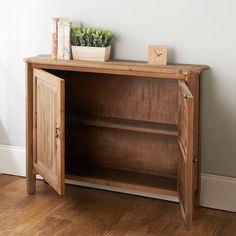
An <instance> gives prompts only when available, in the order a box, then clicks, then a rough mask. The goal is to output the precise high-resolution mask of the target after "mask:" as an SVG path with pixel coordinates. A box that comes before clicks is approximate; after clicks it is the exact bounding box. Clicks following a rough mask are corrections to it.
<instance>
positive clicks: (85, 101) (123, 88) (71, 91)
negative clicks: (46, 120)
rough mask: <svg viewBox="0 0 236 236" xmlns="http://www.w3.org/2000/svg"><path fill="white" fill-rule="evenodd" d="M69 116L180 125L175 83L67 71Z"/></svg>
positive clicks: (166, 80)
mask: <svg viewBox="0 0 236 236" xmlns="http://www.w3.org/2000/svg"><path fill="white" fill-rule="evenodd" d="M63 78H65V79H66V104H67V106H66V107H67V114H70V115H72V116H92V117H108V118H120V119H130V120H140V121H151V122H159V123H168V124H177V119H178V116H177V114H178V112H177V109H178V102H177V101H178V99H177V97H178V96H177V95H178V84H177V81H175V80H168V79H153V78H142V77H130V76H121V75H107V74H106V75H104V74H96V73H82V72H67V73H66V74H65V75H63Z"/></svg>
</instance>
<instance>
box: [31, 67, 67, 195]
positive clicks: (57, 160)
mask: <svg viewBox="0 0 236 236" xmlns="http://www.w3.org/2000/svg"><path fill="white" fill-rule="evenodd" d="M33 77H34V78H33V79H34V85H33V87H34V92H33V93H34V96H33V107H34V111H33V140H34V142H33V147H34V149H33V161H34V168H35V169H36V171H37V173H38V174H40V175H42V176H43V178H44V179H45V180H46V181H47V182H48V183H49V184H50V185H51V186H52V187H53V188H54V189H55V190H56V191H57V192H58V193H59V194H64V173H65V170H64V169H65V168H64V162H65V161H64V123H65V121H64V119H65V118H64V117H65V114H64V80H62V79H60V78H58V77H55V76H53V75H51V74H49V73H47V72H45V71H42V70H38V69H34V70H33Z"/></svg>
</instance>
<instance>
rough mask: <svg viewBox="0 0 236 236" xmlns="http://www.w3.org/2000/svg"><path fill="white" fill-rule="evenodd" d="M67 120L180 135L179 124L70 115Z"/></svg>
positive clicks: (144, 131)
mask: <svg viewBox="0 0 236 236" xmlns="http://www.w3.org/2000/svg"><path fill="white" fill-rule="evenodd" d="M67 121H68V122H69V123H71V124H79V125H88V126H97V127H104V128H112V129H121V130H129V131H136V132H143V133H152V134H163V135H170V136H176V137H177V136H178V127H177V125H172V124H161V123H153V122H142V121H140V122H138V121H132V120H121V119H105V118H103V119H102V118H91V117H90V118H89V117H88V118H79V117H69V118H68V119H67Z"/></svg>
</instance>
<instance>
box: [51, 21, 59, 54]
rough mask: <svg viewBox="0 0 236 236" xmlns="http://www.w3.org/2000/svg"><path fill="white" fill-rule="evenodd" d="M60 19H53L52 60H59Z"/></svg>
mask: <svg viewBox="0 0 236 236" xmlns="http://www.w3.org/2000/svg"><path fill="white" fill-rule="evenodd" d="M58 20H59V19H58V18H52V58H53V59H57V24H58Z"/></svg>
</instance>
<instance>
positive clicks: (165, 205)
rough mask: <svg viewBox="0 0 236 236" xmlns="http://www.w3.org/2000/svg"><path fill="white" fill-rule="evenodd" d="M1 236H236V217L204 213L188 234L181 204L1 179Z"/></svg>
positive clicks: (199, 214) (199, 212)
mask: <svg viewBox="0 0 236 236" xmlns="http://www.w3.org/2000/svg"><path fill="white" fill-rule="evenodd" d="M0 189H1V191H0V236H8V235H12V236H18V235H24V236H28V235H29V236H31V235H42V236H54V235H57V236H59V235H60V236H70V235H71V236H74V235H78V236H80V235H81V236H103V235H104V236H139V235H140V236H146V235H147V236H152V235H155V236H156V235H157V236H159V235H165V236H168V235H170V236H175V235H179V236H185V235H186V236H188V235H189V236H190V235H194V236H201V235H203V236H208V235H209V236H218V235H219V236H236V214H235V213H230V212H224V211H217V210H213V209H207V208H199V209H198V210H197V211H196V214H195V217H194V221H193V227H192V230H191V231H187V230H186V229H185V227H184V223H183V221H182V218H181V213H180V209H179V205H178V204H177V203H172V202H167V201H161V200H155V199H150V198H144V197H138V196H132V195H127V194H121V193H113V192H109V191H103V190H95V189H90V188H83V187H78V186H71V185H66V195H65V196H64V197H60V196H58V195H57V194H56V193H55V192H54V191H53V190H52V189H51V188H50V187H49V185H48V184H45V183H44V182H43V181H37V193H36V194H35V195H28V194H27V193H26V184H25V179H24V178H20V177H15V176H7V175H0Z"/></svg>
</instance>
